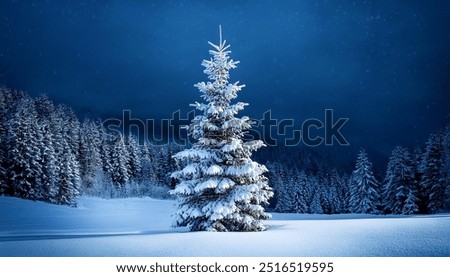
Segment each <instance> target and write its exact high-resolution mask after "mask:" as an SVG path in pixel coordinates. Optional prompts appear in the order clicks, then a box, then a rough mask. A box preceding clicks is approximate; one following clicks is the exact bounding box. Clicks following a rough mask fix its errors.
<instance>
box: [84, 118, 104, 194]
mask: <svg viewBox="0 0 450 277" xmlns="http://www.w3.org/2000/svg"><path fill="white" fill-rule="evenodd" d="M101 143H102V139H101V128H100V126H99V125H98V124H97V123H95V122H93V121H91V120H85V121H84V122H83V124H82V126H81V128H80V176H81V180H82V183H83V185H84V187H85V190H90V189H92V188H93V187H94V185H95V184H94V183H95V182H96V181H97V179H98V177H99V174H100V171H101V170H102V157H101V153H100V148H101Z"/></svg>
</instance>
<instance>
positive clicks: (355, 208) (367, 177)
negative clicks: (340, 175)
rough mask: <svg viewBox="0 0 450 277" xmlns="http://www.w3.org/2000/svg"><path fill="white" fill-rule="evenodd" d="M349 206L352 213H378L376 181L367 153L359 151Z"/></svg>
mask: <svg viewBox="0 0 450 277" xmlns="http://www.w3.org/2000/svg"><path fill="white" fill-rule="evenodd" d="M351 180H352V183H351V197H350V205H351V211H352V212H353V213H368V214H374V213H378V209H377V206H378V201H379V200H378V199H379V192H378V186H379V185H378V181H377V180H376V179H375V177H374V175H373V172H372V163H371V162H370V161H369V159H368V157H367V153H366V151H364V150H361V151H360V152H359V154H358V158H357V160H356V167H355V170H354V171H353V174H352V178H351Z"/></svg>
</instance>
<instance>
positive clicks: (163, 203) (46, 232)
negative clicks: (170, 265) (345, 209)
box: [0, 197, 450, 257]
mask: <svg viewBox="0 0 450 277" xmlns="http://www.w3.org/2000/svg"><path fill="white" fill-rule="evenodd" d="M174 204H175V202H174V201H170V200H155V199H150V198H132V199H114V200H104V199H98V198H87V197H82V198H80V200H79V205H78V208H70V207H66V206H57V205H51V204H46V203H41V202H32V201H28V200H22V199H17V198H12V197H0V256H209V257H210V256H450V214H437V215H414V216H375V215H332V216H329V215H302V214H276V213H275V214H272V215H273V218H272V219H271V220H268V221H266V224H268V225H269V229H268V230H267V231H265V232H256V233H254V232H250V233H246V232H242V233H215V232H187V229H185V228H176V229H173V228H171V227H170V226H171V222H172V218H171V214H172V213H173V212H174V210H175V208H174Z"/></svg>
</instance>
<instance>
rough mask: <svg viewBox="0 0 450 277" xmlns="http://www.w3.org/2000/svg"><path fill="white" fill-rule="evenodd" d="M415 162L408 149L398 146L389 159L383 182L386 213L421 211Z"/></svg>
mask: <svg viewBox="0 0 450 277" xmlns="http://www.w3.org/2000/svg"><path fill="white" fill-rule="evenodd" d="M415 187H416V184H415V175H414V164H413V161H412V160H411V157H410V154H409V151H408V149H406V148H403V147H401V146H397V147H396V148H395V149H394V150H393V151H392V155H391V157H390V159H389V163H388V166H387V170H386V177H385V180H384V184H383V206H384V209H385V213H394V214H412V213H417V212H418V211H419V207H418V205H417V202H418V199H417V193H418V192H417V190H416V188H415Z"/></svg>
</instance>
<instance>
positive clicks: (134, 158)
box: [126, 135, 141, 180]
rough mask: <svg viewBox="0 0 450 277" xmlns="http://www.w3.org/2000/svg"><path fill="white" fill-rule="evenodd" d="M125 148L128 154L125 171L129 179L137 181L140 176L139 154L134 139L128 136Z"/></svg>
mask: <svg viewBox="0 0 450 277" xmlns="http://www.w3.org/2000/svg"><path fill="white" fill-rule="evenodd" d="M126 148H127V152H128V161H127V170H128V175H129V177H130V179H132V180H137V178H138V177H139V175H140V174H141V159H140V156H141V153H140V148H139V144H138V142H137V141H136V138H135V137H133V136H132V135H129V136H128V138H127V143H126Z"/></svg>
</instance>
